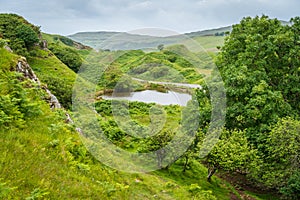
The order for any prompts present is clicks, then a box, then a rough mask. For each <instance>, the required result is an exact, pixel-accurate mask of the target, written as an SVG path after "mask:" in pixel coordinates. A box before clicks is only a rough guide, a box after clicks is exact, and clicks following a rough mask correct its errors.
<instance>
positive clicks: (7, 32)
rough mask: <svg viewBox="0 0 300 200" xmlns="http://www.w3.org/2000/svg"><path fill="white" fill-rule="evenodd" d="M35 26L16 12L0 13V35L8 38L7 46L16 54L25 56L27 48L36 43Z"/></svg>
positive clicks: (37, 39) (36, 33) (37, 31)
mask: <svg viewBox="0 0 300 200" xmlns="http://www.w3.org/2000/svg"><path fill="white" fill-rule="evenodd" d="M39 34H40V30H39V27H36V26H34V25H32V24H30V23H29V22H28V21H26V20H25V19H24V18H22V17H20V16H18V15H16V14H0V36H1V37H2V38H3V39H7V40H9V46H10V47H11V48H12V49H13V50H14V51H15V52H16V53H18V54H20V55H23V56H27V55H28V49H29V48H31V47H32V46H33V45H34V44H36V43H38V41H39V38H38V35H39Z"/></svg>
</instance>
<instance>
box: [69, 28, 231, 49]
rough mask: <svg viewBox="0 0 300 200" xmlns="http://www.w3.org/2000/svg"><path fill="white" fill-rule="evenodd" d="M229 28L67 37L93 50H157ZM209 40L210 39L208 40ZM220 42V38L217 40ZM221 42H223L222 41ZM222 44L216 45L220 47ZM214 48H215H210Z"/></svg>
mask: <svg viewBox="0 0 300 200" xmlns="http://www.w3.org/2000/svg"><path fill="white" fill-rule="evenodd" d="M230 30H231V26H228V27H222V28H217V29H211V30H204V31H198V32H192V33H186V34H182V35H175V36H168V37H158V36H149V35H138V34H130V33H125V32H105V31H100V32H80V33H76V34H74V35H69V36H68V37H69V38H71V39H72V40H75V41H78V42H80V43H82V44H85V45H88V46H91V47H93V48H95V49H109V50H130V49H143V50H147V49H151V50H153V49H157V46H158V45H160V44H163V45H172V44H179V43H183V42H184V41H185V40H187V39H188V38H196V37H199V36H211V37H212V36H217V37H219V36H223V35H224V34H225V32H227V31H230ZM210 40H211V38H210ZM217 40H218V41H220V38H218V39H217ZM222 41H223V40H222ZM222 43H223V42H221V43H218V45H222ZM212 48H215V47H212Z"/></svg>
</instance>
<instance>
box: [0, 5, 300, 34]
mask: <svg viewBox="0 0 300 200" xmlns="http://www.w3.org/2000/svg"><path fill="white" fill-rule="evenodd" d="M299 8H300V1H298V0H272V1H271V0H248V1H244V0H185V1H182V0H164V1H161V0H52V1H39V0H27V1H19V0H10V1H4V0H0V12H13V13H17V14H20V15H22V16H24V17H25V18H26V19H28V20H30V21H31V22H33V23H34V24H37V25H41V26H42V30H43V31H46V32H50V33H60V34H70V33H75V32H78V31H85V30H89V31H92V30H94V31H97V30H116V31H130V30H133V29H137V28H145V27H158V28H166V29H170V30H174V31H177V32H188V31H196V30H201V29H206V28H214V27H220V26H225V25H230V24H233V23H237V22H238V21H239V20H241V18H242V17H244V16H255V15H261V14H266V15H269V16H270V17H278V18H279V19H284V20H289V19H290V18H291V17H294V16H296V15H299V13H300V12H299V11H300V9H299Z"/></svg>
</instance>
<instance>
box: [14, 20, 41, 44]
mask: <svg viewBox="0 0 300 200" xmlns="http://www.w3.org/2000/svg"><path fill="white" fill-rule="evenodd" d="M15 31H16V35H17V37H18V38H19V39H21V40H23V41H24V43H25V46H26V47H27V48H30V47H31V46H33V45H34V44H35V43H37V42H38V41H39V38H38V35H37V33H36V32H35V31H34V30H33V29H32V28H31V27H29V26H28V25H25V24H20V25H19V26H17V27H16V30H15Z"/></svg>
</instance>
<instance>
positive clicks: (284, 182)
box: [252, 118, 300, 193]
mask: <svg viewBox="0 0 300 200" xmlns="http://www.w3.org/2000/svg"><path fill="white" fill-rule="evenodd" d="M299 143H300V121H297V120H294V119H292V118H285V119H281V120H280V121H279V122H278V123H277V124H276V125H275V126H273V128H272V131H271V132H270V134H269V135H268V138H267V140H266V144H265V146H266V152H265V153H264V154H263V155H261V157H262V158H263V159H261V160H260V161H259V162H258V163H256V168H255V169H254V171H252V176H253V177H254V178H255V179H256V180H257V181H259V182H260V183H263V184H264V185H266V186H268V187H269V188H276V189H280V188H285V189H284V191H285V192H287V191H289V193H296V192H297V190H298V191H299V188H298V189H297V188H294V189H293V186H292V185H293V184H296V183H295V181H296V180H297V184H298V185H300V179H299V177H298V176H296V175H295V174H299V173H300V156H299V155H300V146H299ZM291 190H293V191H291Z"/></svg>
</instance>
